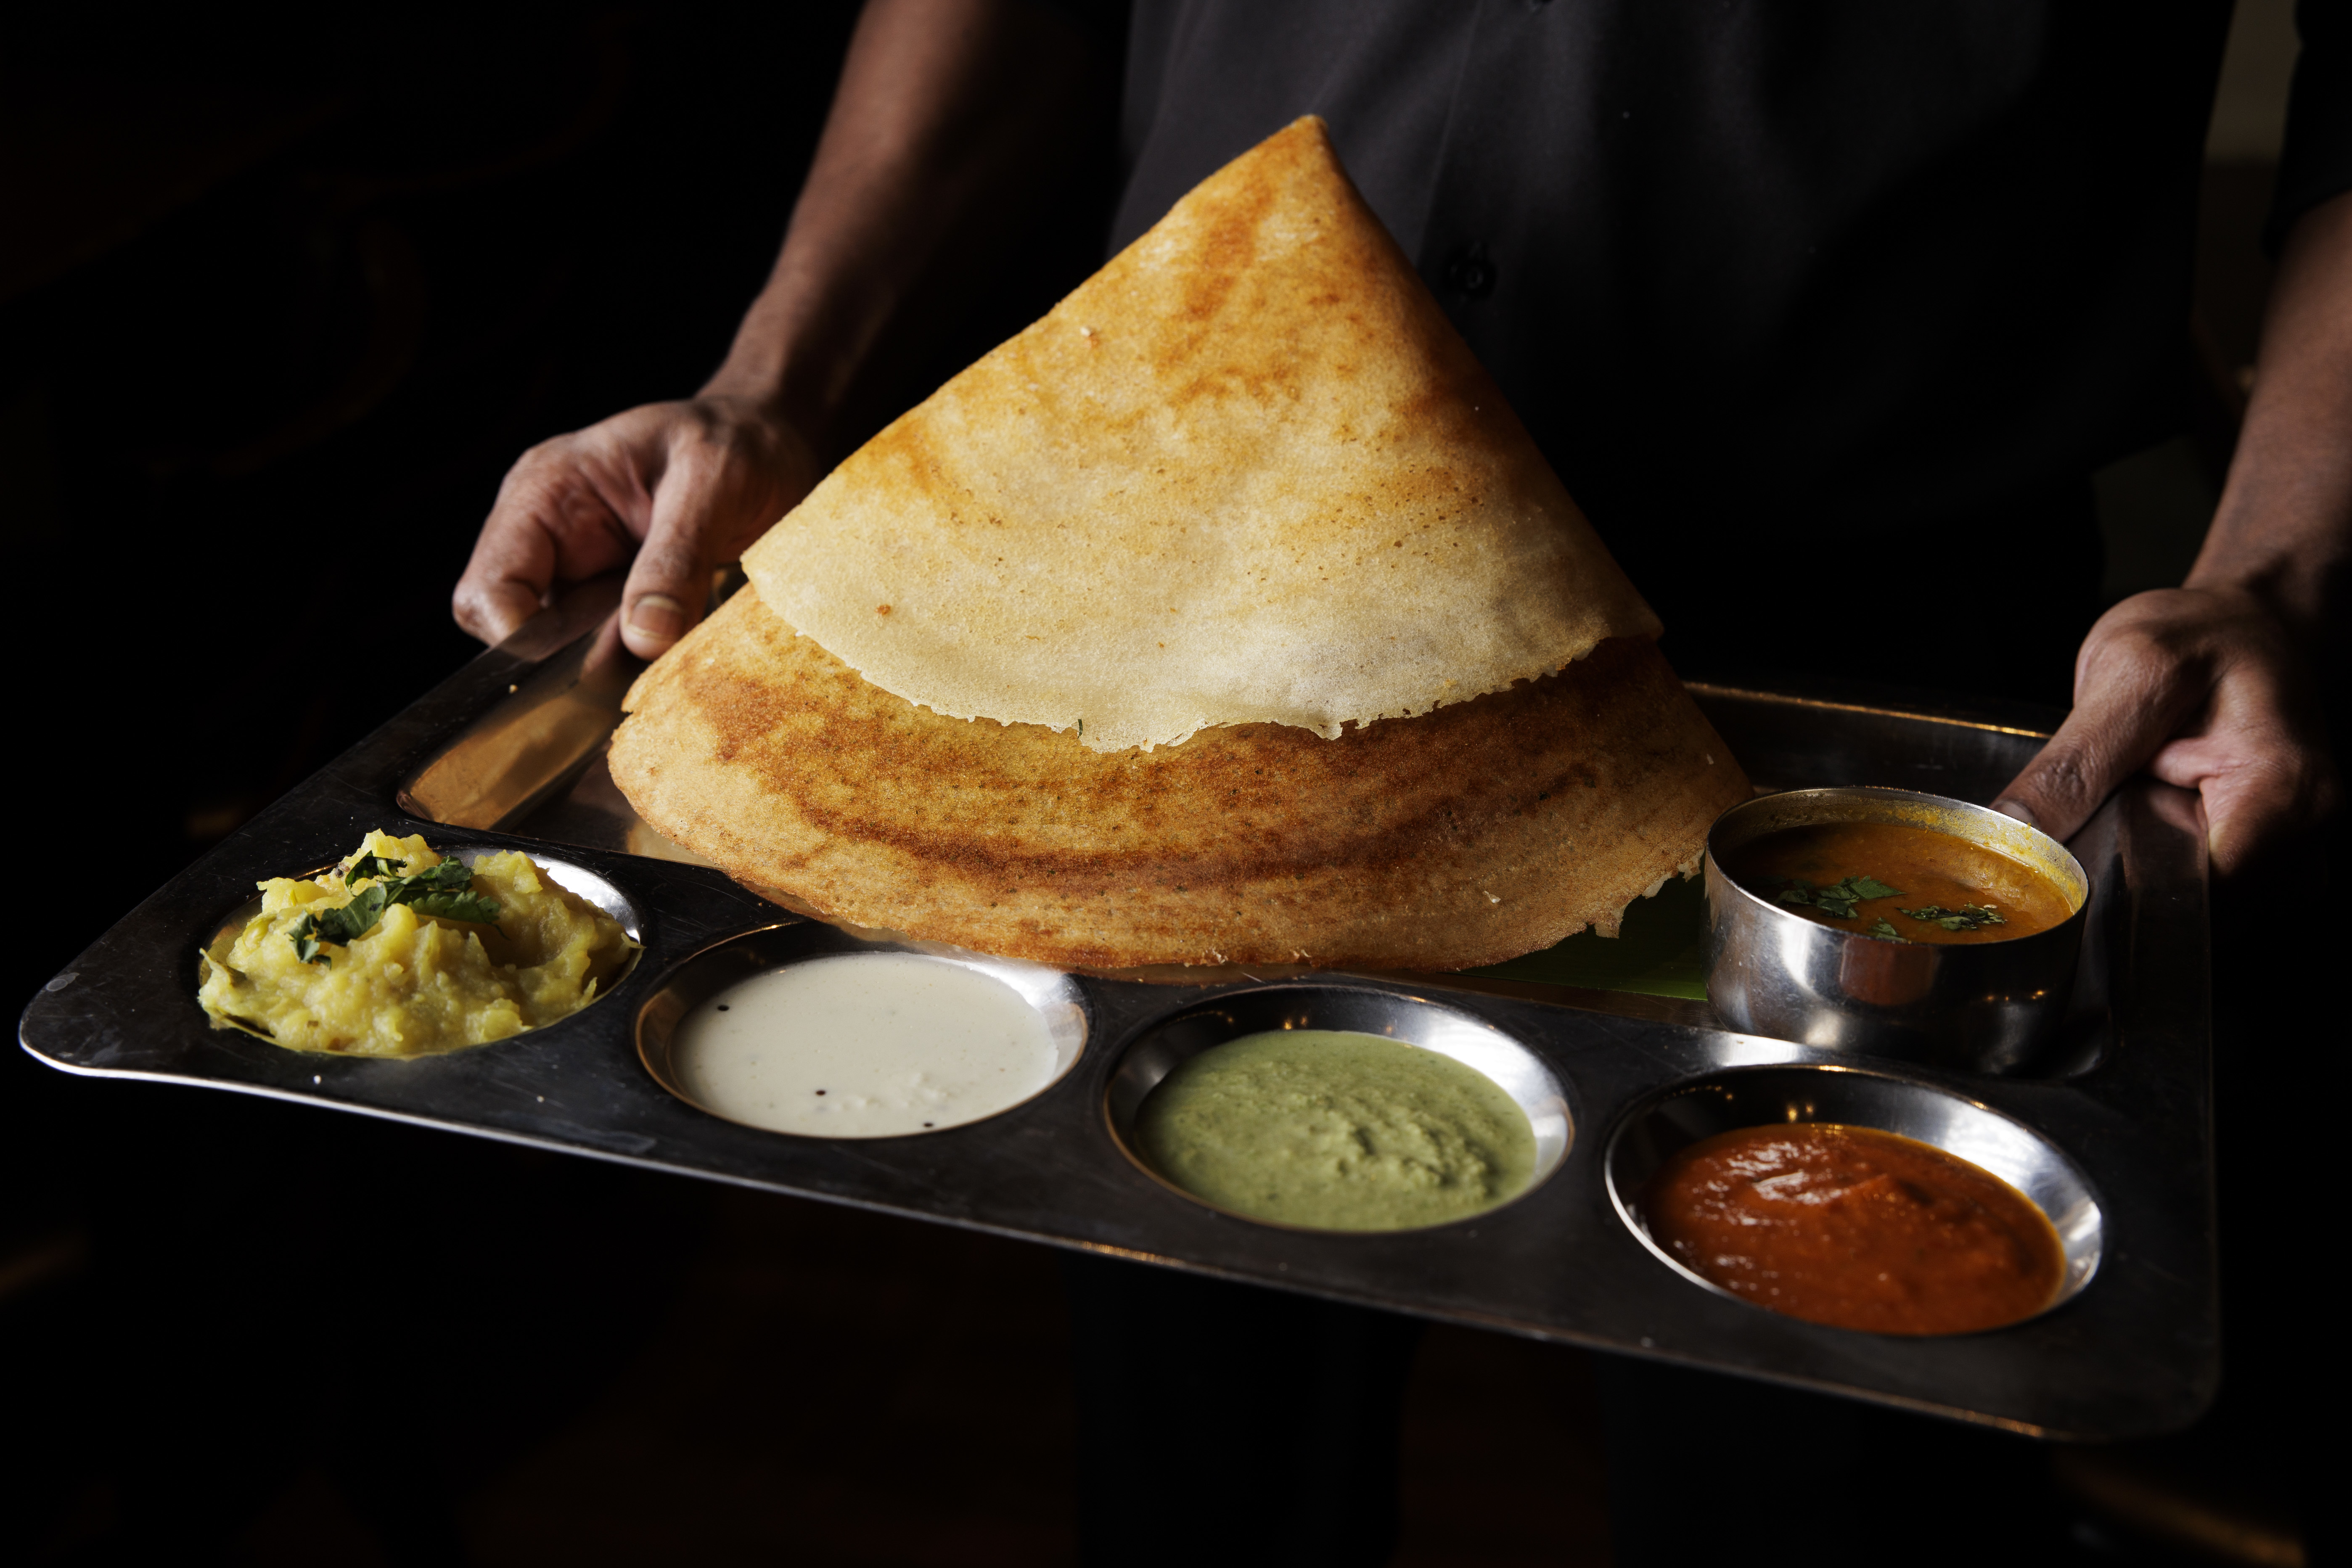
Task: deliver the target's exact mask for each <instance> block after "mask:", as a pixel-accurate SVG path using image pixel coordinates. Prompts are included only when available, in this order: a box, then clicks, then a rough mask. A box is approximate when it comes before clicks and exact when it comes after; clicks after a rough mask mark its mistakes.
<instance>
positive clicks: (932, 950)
mask: <svg viewBox="0 0 2352 1568" xmlns="http://www.w3.org/2000/svg"><path fill="white" fill-rule="evenodd" d="M881 952H897V953H906V954H909V955H911V956H914V957H918V958H920V959H923V960H924V961H926V962H928V963H942V964H952V965H954V966H955V967H957V968H959V969H967V970H971V972H973V973H978V974H984V975H987V976H988V977H989V978H990V979H992V980H995V981H998V982H1000V983H1001V984H1003V985H1005V986H1006V987H1008V988H1009V989H1011V990H1012V991H1013V992H1014V993H1015V994H1018V995H1019V996H1020V997H1021V999H1022V1000H1023V1001H1024V1002H1026V1003H1027V1004H1028V1005H1030V1007H1032V1008H1033V1009H1034V1010H1035V1012H1036V1014H1037V1016H1038V1017H1039V1018H1040V1019H1041V1020H1042V1021H1043V1022H1044V1024H1045V1033H1046V1037H1047V1038H1048V1039H1050V1040H1051V1041H1052V1042H1053V1045H1054V1054H1055V1059H1054V1067H1053V1070H1052V1075H1051V1076H1050V1077H1049V1078H1047V1079H1046V1080H1045V1083H1043V1084H1042V1085H1040V1086H1039V1087H1038V1088H1037V1089H1035V1090H1034V1091H1033V1092H1032V1093H1030V1094H1028V1095H1025V1096H1024V1097H1023V1098H1022V1099H1021V1100H1016V1101H1014V1102H1013V1104H1011V1105H1006V1106H1001V1107H999V1108H998V1109H996V1110H992V1111H990V1112H988V1113H987V1114H986V1115H984V1116H980V1117H974V1118H967V1119H965V1120H962V1121H951V1122H949V1123H947V1124H946V1125H945V1126H943V1127H941V1128H940V1129H938V1131H942V1132H944V1131H953V1130H955V1129H956V1128H959V1127H969V1126H971V1125H972V1124H973V1123H974V1122H975V1121H988V1120H990V1119H992V1118H993V1117H998V1116H1003V1115H1008V1114H1010V1113H1011V1112H1013V1111H1015V1110H1019V1109H1020V1108H1021V1107H1022V1106H1024V1105H1026V1104H1028V1103H1029V1102H1030V1101H1031V1100H1035V1099H1037V1098H1038V1097H1039V1096H1041V1095H1044V1094H1045V1093H1047V1092H1048V1091H1049V1090H1051V1089H1053V1087H1054V1086H1055V1084H1058V1083H1060V1082H1061V1081H1062V1079H1065V1078H1066V1077H1067V1076H1069V1072H1070V1069H1071V1068H1075V1067H1076V1066H1077V1065H1078V1059H1079V1058H1080V1057H1081V1056H1083V1055H1084V1054H1085V1052H1086V1047H1087V1035H1088V1033H1089V1024H1090V1020H1089V1018H1088V1016H1087V1005H1086V997H1085V994H1084V993H1083V992H1081V991H1080V990H1079V988H1078V986H1077V984H1076V982H1075V981H1073V980H1072V979H1071V978H1070V977H1069V976H1068V975H1067V974H1065V973H1062V972H1061V971H1060V970H1057V969H1048V968H1045V966H1044V965H1042V964H1035V963H1018V962H1016V961H1013V960H1010V959H1001V958H992V957H989V956H987V955H986V954H983V953H977V952H964V951H962V950H961V949H959V948H950V947H945V946H942V945H940V944H936V943H926V942H867V941H862V940H860V939H858V938H856V937H853V936H851V935H850V934H849V933H847V932H845V931H838V930H836V929H835V928H834V927H832V926H828V925H823V924H820V923H819V922H817V921H788V922H781V923H778V924H775V925H771V926H763V927H761V928H760V929H758V930H756V931H744V932H741V933H740V934H738V935H735V936H730V937H728V938H726V939H724V940H722V941H719V942H713V943H711V944H710V945H709V946H708V947H705V948H703V949H702V950H700V951H699V952H695V953H692V954H690V955H689V956H688V957H687V958H686V959H684V960H682V961H681V962H680V963H677V965H676V966H674V967H673V968H672V969H671V970H670V971H669V973H667V974H665V975H663V976H662V977H661V978H660V979H659V980H658V981H657V982H656V984H655V989H654V990H653V992H652V994H649V995H648V996H647V997H646V1000H645V1002H644V1003H643V1005H640V1006H639V1007H638V1009H637V1016H636V1021H635V1042H636V1047H637V1059H638V1060H639V1061H641V1062H643V1063H644V1064H645V1068H646V1072H647V1073H648V1074H650V1075H652V1078H653V1079H654V1081H655V1082H656V1083H657V1084H659V1085H661V1087H662V1088H663V1089H667V1090H668V1091H669V1092H670V1093H671V1094H673V1095H676V1096H677V1098H678V1099H679V1100H683V1101H685V1102H686V1103H687V1104H688V1105H691V1106H693V1107H694V1108H695V1109H696V1110H701V1111H703V1112H704V1113H705V1114H706V1115H710V1116H718V1117H719V1118H720V1119H721V1120H728V1121H731V1120H733V1119H732V1118H730V1117H727V1116H726V1115H725V1113H724V1112H721V1111H717V1110H709V1108H708V1107H706V1106H704V1105H702V1104H701V1103H700V1102H699V1101H698V1100H696V1099H695V1097H694V1095H693V1094H692V1093H691V1092H689V1090H688V1089H687V1087H686V1084H685V1079H684V1075H683V1074H682V1073H681V1072H680V1071H679V1064H678V1063H677V1060H676V1059H675V1058H674V1057H673V1055H672V1050H671V1047H673V1045H674V1044H675V1043H676V1041H677V1032H678V1026H679V1025H680V1024H681V1023H683V1022H684V1021H685V1019H686V1016H687V1015H688V1014H689V1013H691V1012H693V1011H694V1009H695V1008H697V1007H698V1006H700V1005H702V1004H703V1003H705V1002H707V1001H709V999H710V998H711V997H713V996H716V995H718V994H719V993H720V992H722V991H725V990H726V989H728V988H729V987H730V986H732V985H736V984H740V983H741V982H743V981H746V980H750V979H751V978H753V977H754V976H756V975H761V974H767V973H773V972H774V971H776V970H779V969H783V968H788V967H790V966H791V965H793V964H796V963H807V962H809V961H810V960H813V959H819V958H835V957H846V956H855V955H857V954H865V953H881ZM744 1125H751V1124H750V1123H744ZM760 1131H763V1132H765V1133H766V1134H767V1135H768V1136H770V1137H774V1138H790V1137H796V1136H803V1134H796V1133H792V1132H785V1131H775V1130H772V1129H765V1128H763V1129H761V1130H760ZM922 1135H923V1134H920V1133H911V1134H905V1136H918V1137H919V1136H922Z"/></svg>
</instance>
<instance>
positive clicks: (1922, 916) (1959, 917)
mask: <svg viewBox="0 0 2352 1568" xmlns="http://www.w3.org/2000/svg"><path fill="white" fill-rule="evenodd" d="M1896 909H1897V910H1898V911H1899V912H1901V913H1903V914H1906V915H1909V916H1910V917H1911V918H1912V919H1913V920H1915V921H1932V922H1934V923H1935V924H1937V925H1939V926H1942V927H1943V928H1944V929H1945V930H1946V931H1982V930H1983V929H1984V928H1985V927H1987V926H2005V925H2007V924H2008V923H2009V921H2007V920H2005V919H2003V918H2002V916H2001V912H2000V910H1997V909H1995V908H1993V906H1992V905H1990V904H1962V905H1961V906H1960V907H1959V908H1958V909H1957V910H1948V909H1946V908H1944V906H1943V905H1941V904H1929V905H1928V906H1927V908H1926V909H1923V910H1906V909H1903V908H1902V906H1900V905H1897V906H1896Z"/></svg>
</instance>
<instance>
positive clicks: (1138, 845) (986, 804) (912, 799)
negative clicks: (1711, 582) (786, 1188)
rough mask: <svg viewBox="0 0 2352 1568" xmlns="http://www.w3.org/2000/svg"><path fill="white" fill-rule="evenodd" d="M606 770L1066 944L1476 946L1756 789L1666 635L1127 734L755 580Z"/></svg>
mask: <svg viewBox="0 0 2352 1568" xmlns="http://www.w3.org/2000/svg"><path fill="white" fill-rule="evenodd" d="M630 703H631V707H632V708H633V709H634V710H635V711H634V713H633V715H632V717H631V718H630V719H629V720H628V721H627V722H626V723H625V724H624V725H623V727H622V729H621V731H620V733H619V734H618V735H617V736H616V737H615V738H614V744H613V755H612V766H613V776H614V780H615V781H616V782H617V783H618V784H620V786H621V789H622V791H623V792H624V793H625V794H626V795H627V796H628V797H629V800H630V802H631V803H632V804H633V805H635V807H636V809H637V811H638V812H639V813H640V814H641V815H642V816H644V817H645V818H646V821H647V822H648V823H649V824H651V825H652V826H654V827H655V828H656V830H658V831H659V832H661V833H664V834H666V835H667V836H668V837H671V838H674V839H676V840H677V841H678V842H679V843H681V844H683V845H685V846H687V847H688V848H690V849H693V850H694V851H696V852H697V853H698V854H700V855H703V856H706V857H708V858H710V859H711V860H713V861H715V862H717V863H718V864H719V865H720V866H721V867H724V868H726V869H727V871H728V872H729V874H730V875H731V876H733V877H735V878H736V879H738V880H740V881H742V882H744V883H746V884H749V885H751V886H754V887H761V888H774V889H782V890H783V891H784V892H786V893H789V894H791V895H793V896H794V897H796V898H798V899H801V900H805V901H806V902H807V903H808V904H810V905H812V906H814V908H816V909H817V910H822V911H824V913H825V914H826V915H827V916H828V917H830V918H835V919H839V920H843V921H850V922H854V923H856V924H860V925H867V926H881V927H888V928H892V929H895V930H898V931H906V932H909V933H911V934H913V935H916V936H920V937H926V938H929V939H932V940H936V941H941V942H953V943H956V944H958V945H960V946H964V947H970V948H977V949H980V950H982V951H984V952H995V953H1002V954H1005V955H1008V956H1013V957H1021V958H1030V959H1036V960H1039V961H1042V962H1045V963H1062V964H1071V965H1090V966H1098V967H1114V966H1135V965H1144V964H1155V963H1315V964H1318V965H1322V966H1326V967H1331V966H1349V967H1378V968H1416V969H1454V968H1465V967H1468V966H1470V965H1473V964H1479V963H1496V962H1499V961H1500V960H1502V959H1506V958H1509V957H1512V956H1515V955H1517V954H1518V953H1522V952H1530V951H1532V950H1534V949H1537V948H1541V947H1546V946H1549V945H1550V944H1551V943H1552V942H1558V941H1559V940H1560V939H1561V938H1562V937H1565V936H1568V935H1570V934H1572V933H1573V932H1575V931H1579V930H1581V929H1583V928H1584V927H1585V926H1587V925H1597V926H1599V927H1601V929H1603V930H1604V931H1614V929H1615V927H1616V923H1617V921H1618V919H1619V917H1620V915H1621V914H1622V910H1623V909H1624V907H1625V905H1626V904H1627V903H1628V902H1629V901H1630V900H1633V899H1634V898H1636V897H1639V896H1641V895H1643V894H1644V893H1647V892H1653V891H1654V890H1655V889H1656V888H1657V886H1658V885H1659V884H1660V883H1661V882H1662V881H1663V880H1664V879H1665V878H1667V877H1669V876H1673V875H1675V873H1677V872H1682V873H1684V874H1687V873H1688V872H1690V871H1691V870H1692V869H1694V868H1696V865H1697V862H1698V858H1699V853H1700V849H1701V846H1702V843H1703V840H1704V838H1705V835H1706V828H1707V826H1708V825H1709V824H1710V823H1712V822H1713V821H1714V819H1715V817H1716V816H1717V815H1718V814H1720V813H1721V812H1722V811H1724V810H1725V809H1727V807H1728V806H1730V805H1733V804H1735V803H1737V802H1738V801H1740V800H1744V799H1746V798H1747V797H1748V784H1747V781H1746V779H1745V778H1744V777H1743V776H1742V775H1741V773H1740V771H1739V768H1738V763H1735V762H1734V761H1733V760H1732V757H1731V754H1730V752H1728V751H1727V750H1726V749H1725V748H1724V745H1723V742H1721V741H1720V740H1719V739H1717V736H1716V734H1715V732H1714V731H1713V730H1712V729H1710V728H1709V727H1708V725H1707V723H1706V720H1705V719H1704V718H1702V717H1701V716H1700V714H1699V712H1698V710H1697V709H1696V707H1694V706H1693V705H1692V703H1691V701H1690V699H1689V697H1688V696H1687V695H1686V694H1685V692H1684V690H1683V689H1682V686H1681V683H1680V682H1679V681H1677V680H1676V679H1675V675H1674V672H1673V671H1672V670H1671V669H1669V668H1667V667H1666V664H1665V661H1664V658H1661V657H1660V655H1659V653H1658V651H1657V648H1656V646H1655V645H1654V643H1652V642H1650V641H1649V640H1648V639H1646V638H1640V637H1630V638H1628V637H1620V638H1612V639H1610V640H1609V641H1607V642H1604V643H1602V644H1601V646H1600V647H1597V648H1596V649H1594V651H1593V652H1592V653H1591V655H1590V656H1588V657H1587V658H1583V659H1580V660H1578V661H1577V662H1576V663H1574V664H1572V665H1570V667H1569V668H1567V669H1566V670H1565V671H1563V672H1562V673H1561V674H1559V675H1557V676H1552V677H1547V678H1545V679H1541V680H1538V681H1535V682H1532V683H1524V684H1522V685H1519V686H1517V687H1515V688H1513V689H1510V690H1508V691H1504V692H1497V693H1495V694H1493V695H1490V696H1486V697H1482V698H1479V699H1476V700H1474V701H1470V702H1464V703H1457V704H1454V705H1452V706H1449V707H1445V708H1441V709H1439V710H1437V711H1436V712H1434V713H1430V714H1425V715H1421V716H1418V717H1415V718H1412V719H1402V720H1387V721H1381V722H1379V723H1375V724H1371V725H1368V726H1366V727H1364V728H1362V729H1359V730H1352V731H1349V732H1348V733H1346V734H1345V735H1343V736H1341V737H1340V738H1339V740H1336V741H1326V740H1323V739H1321V738H1320V737H1318V736H1317V735H1315V734H1314V733H1312V732H1311V731H1307V730H1303V729H1299V728H1296V727H1293V726H1287V725H1278V724H1248V725H1241V726H1236V727H1234V728H1230V729H1218V730H1207V731H1202V732H1201V733H1200V734H1198V735H1195V736H1194V737H1193V738H1192V740H1190V741H1188V742H1185V743H1184V744H1182V745H1181V746H1175V747H1170V748H1163V749H1161V750H1158V751H1153V752H1134V751H1129V752H1112V753H1104V752H1093V751H1089V750H1087V749H1086V748H1085V747H1084V746H1082V745H1080V744H1079V743H1078V741H1077V738H1076V735H1075V734H1069V733H1057V732H1055V731H1051V730H1047V729H1045V728H1042V727H1040V726H1036V725H1026V724H1014V725H999V724H997V723H995V722H993V721H984V720H983V721H966V720H959V719H948V718H942V717H941V716H940V715H939V714H936V713H933V712H931V711H929V710H927V709H921V708H917V707H915V706H913V705H912V704H910V703H908V702H906V701H905V700H901V699H899V698H897V697H894V696H892V695H890V694H889V693H888V692H887V691H884V690H882V689H879V688H877V687H875V686H873V685H871V684H869V683H867V682H866V681H865V680H864V679H861V678H860V677H859V676H858V675H857V674H856V671H854V670H852V669H851V668H848V667H847V666H846V665H845V664H843V663H842V662H841V661H840V660H839V659H836V658H834V657H833V656H832V655H830V654H828V653H826V652H825V651H824V649H823V648H821V647H818V646H817V645H816V644H815V643H814V642H812V641H811V640H809V639H808V638H806V637H796V636H794V635H793V632H792V630H791V628H790V627H788V626H785V625H784V624H783V622H782V621H781V620H779V619H778V618H777V617H776V616H774V615H773V614H772V612H770V611H769V610H768V609H766V607H765V606H764V605H762V604H761V601H760V599H759V597H758V595H755V594H751V593H742V594H738V595H736V596H735V597H734V598H733V599H731V600H730V601H729V602H728V603H727V605H724V606H723V607H722V608H721V609H720V610H719V613H718V614H717V615H716V616H713V617H712V618H711V619H710V620H709V622H707V623H706V624H705V625H704V626H701V627H699V628H698V629H697V630H696V631H695V633H694V634H693V635H692V636H691V637H688V639H687V640H686V641H685V642H683V643H681V644H680V645H679V646H678V647H677V648H676V649H674V650H672V652H671V653H670V654H669V655H668V656H667V657H666V658H663V659H662V660H661V661H660V662H659V663H658V664H656V666H655V667H654V668H652V669H651V670H649V671H648V672H647V673H646V676H645V677H644V678H643V679H641V680H640V681H639V683H638V686H637V689H635V691H633V692H632V693H631V694H630Z"/></svg>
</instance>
